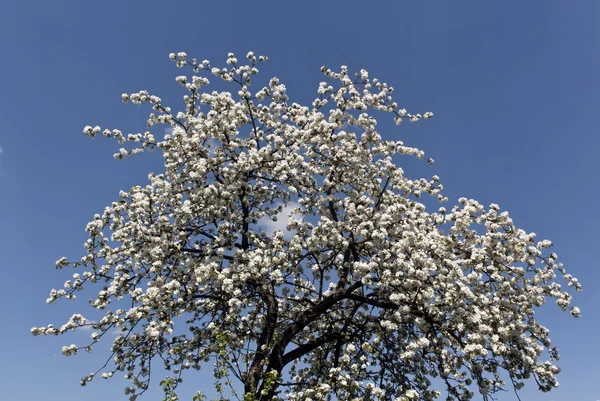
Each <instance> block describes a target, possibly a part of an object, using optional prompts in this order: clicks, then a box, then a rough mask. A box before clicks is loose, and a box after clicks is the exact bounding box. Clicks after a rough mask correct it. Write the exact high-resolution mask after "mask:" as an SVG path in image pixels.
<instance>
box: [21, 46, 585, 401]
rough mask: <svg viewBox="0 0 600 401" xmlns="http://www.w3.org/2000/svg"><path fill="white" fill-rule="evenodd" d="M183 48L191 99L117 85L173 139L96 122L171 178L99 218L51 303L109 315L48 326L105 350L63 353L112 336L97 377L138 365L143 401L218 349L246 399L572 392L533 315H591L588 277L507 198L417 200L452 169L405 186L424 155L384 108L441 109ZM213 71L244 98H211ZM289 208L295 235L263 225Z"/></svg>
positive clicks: (365, 78)
mask: <svg viewBox="0 0 600 401" xmlns="http://www.w3.org/2000/svg"><path fill="white" fill-rule="evenodd" d="M169 57H170V59H171V60H172V61H174V62H175V63H176V65H177V67H180V68H184V67H189V68H191V70H192V71H193V74H199V75H192V76H186V75H180V76H178V77H177V78H176V81H177V82H178V83H179V84H180V85H182V86H183V87H184V88H185V89H186V90H187V91H188V93H187V94H186V96H185V97H184V103H185V109H184V111H182V112H179V113H176V114H174V113H173V112H172V111H171V108H170V107H168V106H165V105H163V104H162V100H161V99H160V98H159V97H157V96H153V95H150V94H149V93H148V92H146V91H140V92H138V93H132V94H123V95H122V99H123V101H124V102H132V103H136V104H140V103H150V104H151V107H152V109H153V112H152V114H150V117H149V119H148V121H147V125H148V127H149V128H151V127H152V126H153V125H155V124H167V125H169V127H170V131H169V133H168V134H167V135H165V137H164V139H162V140H157V139H156V138H155V137H154V135H153V134H152V133H151V132H150V131H148V132H145V133H143V134H142V133H137V134H129V135H124V134H123V133H122V132H121V131H119V130H116V129H115V130H108V129H105V130H102V129H101V128H100V127H91V126H88V127H85V128H84V133H85V134H86V135H88V136H89V137H90V138H94V137H95V136H96V135H97V134H99V133H102V134H103V135H104V136H106V137H109V138H113V139H115V140H117V141H118V142H119V144H125V143H129V144H131V146H130V147H129V148H128V149H126V148H121V149H120V150H119V151H118V152H117V153H116V154H115V157H116V158H118V159H123V158H126V157H127V156H129V155H131V154H135V153H138V152H141V151H144V150H146V149H147V150H155V149H156V148H158V149H160V150H161V152H162V156H163V158H164V172H161V173H160V174H150V175H149V176H148V181H149V182H148V184H147V185H146V186H143V187H142V186H135V187H133V188H131V189H130V190H129V191H127V192H126V191H121V193H120V195H119V199H118V200H117V201H115V202H113V203H112V204H111V205H110V206H108V207H107V208H106V209H105V210H104V212H103V213H102V214H97V215H95V216H94V218H93V220H92V221H91V222H90V223H89V224H88V225H87V227H86V231H87V232H88V233H89V239H88V240H87V242H86V243H85V248H86V250H87V254H86V255H84V256H83V257H82V258H81V259H80V260H78V261H69V260H67V259H66V258H61V259H59V260H58V261H57V262H56V267H57V268H64V267H66V266H73V267H76V268H80V269H82V270H83V271H82V272H80V273H75V274H74V275H73V280H68V281H67V282H66V283H65V285H64V288H63V289H60V290H52V292H51V294H50V298H49V299H48V302H50V303H54V302H55V301H56V300H58V299H60V298H74V297H75V294H76V293H77V292H79V291H81V290H83V289H84V287H85V288H87V287H88V286H93V285H96V286H98V287H99V291H98V292H97V295H96V296H95V298H93V299H91V300H90V305H91V306H92V307H93V308H96V309H98V310H100V311H102V312H103V313H104V315H103V317H102V318H101V319H100V320H99V321H95V322H88V321H87V320H85V319H84V318H83V317H82V316H81V315H73V317H72V318H71V319H70V320H69V322H68V323H66V324H65V325H63V326H61V327H60V328H54V327H53V326H52V325H49V326H47V327H43V328H34V329H32V332H33V334H34V335H39V334H43V335H48V334H62V333H65V332H67V331H70V330H75V329H77V328H79V327H82V326H92V328H93V329H94V330H96V331H95V332H94V333H92V343H91V344H90V345H88V346H86V347H77V346H75V345H71V346H67V347H64V348H63V353H64V354H65V355H73V354H76V353H77V351H78V350H79V349H83V348H85V349H86V350H89V351H91V347H92V345H94V344H95V343H97V342H98V341H100V340H101V338H102V336H103V335H104V334H105V333H107V332H109V331H114V330H116V331H117V332H119V333H120V334H119V335H117V336H116V338H115V339H114V342H113V345H112V352H113V357H112V365H108V366H110V367H109V368H108V369H106V370H105V371H104V372H103V373H102V375H101V377H103V378H109V377H111V376H113V374H114V373H116V372H117V371H123V372H126V374H125V376H126V377H127V378H128V379H130V380H131V381H132V383H133V386H132V387H128V388H127V389H126V394H128V395H131V399H132V400H133V399H135V398H136V397H137V396H138V395H139V394H140V393H142V392H143V391H145V390H146V389H147V388H148V385H149V381H150V376H151V364H150V361H151V360H152V359H153V358H155V357H160V358H161V359H162V360H163V361H164V364H165V367H166V368H167V369H170V370H173V371H174V373H175V374H176V375H181V374H182V373H183V372H184V371H186V370H189V369H200V368H201V367H202V366H203V365H205V364H206V363H207V362H208V361H209V360H210V358H215V360H216V361H217V362H215V364H216V365H215V366H216V368H215V377H216V380H217V381H223V380H224V381H225V383H227V384H229V383H231V381H230V380H229V375H230V374H231V375H233V376H235V377H236V378H238V379H239V380H240V381H241V384H242V385H243V388H244V399H248V400H250V399H252V400H267V399H269V400H270V399H272V398H273V397H279V398H282V397H283V396H284V395H285V396H286V397H287V398H288V399H289V400H292V401H300V400H309V399H314V400H325V399H328V398H329V397H330V396H331V395H333V394H335V396H336V397H337V399H340V400H341V399H344V400H346V399H347V400H354V399H356V400H359V399H373V400H374V399H380V400H389V399H392V398H393V397H396V398H397V399H403V400H433V399H436V398H438V397H439V396H440V395H441V394H442V393H444V394H446V395H447V399H448V400H468V399H470V398H471V397H472V396H473V394H474V392H473V391H472V390H473V389H474V388H475V389H477V391H478V392H480V393H481V394H483V395H484V396H488V395H490V394H493V393H494V392H496V391H499V390H500V389H502V388H504V387H505V385H506V383H507V381H508V382H510V384H511V385H512V386H514V387H515V388H516V389H519V388H520V387H522V385H523V382H524V380H526V379H528V378H535V380H536V381H537V383H538V386H539V387H540V389H541V390H549V389H551V388H553V387H555V386H557V385H558V382H557V381H556V374H557V373H558V371H559V369H558V367H557V366H555V365H554V364H553V363H552V361H554V360H556V359H558V352H557V350H556V348H554V347H552V346H551V342H550V339H549V337H548V330H547V329H546V328H545V327H544V326H542V325H541V324H540V323H538V322H537V320H536V319H534V309H535V308H536V307H539V306H541V305H542V304H544V303H545V302H546V301H547V300H549V299H553V300H554V301H555V302H556V304H557V305H558V306H559V307H560V308H561V309H563V310H570V312H571V314H572V315H573V316H575V317H577V316H579V315H580V310H579V309H578V308H576V307H571V306H570V302H571V295H570V294H569V293H568V292H567V291H565V290H564V289H563V287H562V286H561V284H560V283H559V282H558V280H557V276H559V275H561V276H562V278H563V279H564V280H566V281H567V282H568V286H569V287H573V288H574V289H575V290H577V291H580V290H581V287H580V284H579V282H578V281H577V279H576V278H573V277H572V276H571V275H569V274H567V273H566V272H565V270H564V268H563V266H562V264H561V263H559V262H558V261H557V260H558V259H557V255H556V254H555V253H553V252H548V251H547V249H548V248H550V247H551V246H552V243H551V242H550V241H548V240H542V241H539V242H536V235H535V234H533V233H527V232H525V231H523V230H521V229H519V228H517V227H516V226H515V225H514V223H513V221H512V219H511V218H510V216H509V214H508V213H507V212H504V211H501V210H500V208H499V206H498V205H496V204H491V205H489V207H487V208H486V207H485V206H484V205H481V204H480V203H478V202H477V201H475V200H473V199H466V198H461V199H459V202H458V204H457V205H456V206H453V207H449V208H448V209H447V208H445V207H440V208H439V209H438V210H437V211H435V212H433V213H431V212H428V211H426V208H425V206H424V204H423V203H421V202H419V198H420V197H422V196H426V195H429V196H433V197H435V198H436V199H437V200H439V201H440V202H443V203H445V202H447V201H448V198H447V197H445V196H444V195H443V193H442V190H443V187H442V185H441V184H440V183H439V181H440V179H439V177H438V176H435V175H434V176H433V177H432V178H430V179H425V178H421V179H410V178H408V177H407V176H406V175H405V173H404V171H403V170H402V168H400V167H399V166H397V165H396V164H395V162H394V158H396V156H398V155H408V156H414V157H417V158H424V152H423V151H422V150H420V149H417V148H413V147H409V146H406V145H405V144H404V143H403V142H401V141H387V140H383V139H382V136H381V134H380V133H379V131H378V129H377V120H376V119H375V115H376V114H378V113H379V114H381V113H389V114H391V116H392V119H393V120H394V121H395V122H396V123H397V124H400V123H401V122H402V121H404V120H408V121H412V122H414V121H419V120H422V119H428V118H431V117H432V113H430V112H426V113H423V114H411V113H409V112H407V111H406V110H405V109H403V108H400V107H399V106H398V104H397V103H396V102H394V101H393V99H392V94H393V93H394V89H393V87H391V86H389V85H387V84H386V83H384V82H381V81H379V80H378V79H376V78H371V77H370V76H369V73H368V72H367V71H365V70H361V71H360V72H359V73H357V74H355V75H354V76H353V77H351V76H350V75H349V73H348V69H347V68H346V67H345V66H342V67H341V69H340V71H337V72H336V71H332V70H330V69H328V68H326V67H323V68H322V73H323V74H324V75H325V77H326V80H327V82H321V83H320V84H319V85H318V90H317V95H318V96H317V98H316V99H315V100H314V102H312V104H311V105H310V106H305V105H301V104H298V103H294V102H290V100H289V97H288V94H287V88H286V86H285V85H284V84H283V83H281V82H280V80H279V79H278V78H272V79H271V80H270V81H269V82H268V85H266V86H264V87H262V88H260V89H258V90H256V91H252V90H251V84H252V82H251V79H253V78H254V76H255V75H256V74H257V73H258V68H257V66H258V64H259V63H261V62H264V61H266V60H267V58H266V57H264V56H259V57H257V56H255V55H254V53H252V52H249V53H248V54H247V55H246V60H247V62H248V63H247V64H243V65H242V64H240V60H238V59H237V58H236V57H235V55H234V54H231V53H230V54H229V55H228V57H227V60H226V67H223V68H218V67H214V66H212V64H211V63H210V62H209V61H207V60H204V61H200V62H199V61H198V60H196V59H193V60H189V59H188V57H187V55H186V54H185V53H177V54H175V53H172V54H170V55H169ZM202 74H204V75H208V76H210V75H212V76H216V77H218V78H220V79H221V80H222V81H223V82H224V83H225V84H231V85H234V86H235V87H236V90H235V91H233V92H227V91H222V92H219V91H212V92H208V91H205V90H204V88H205V87H206V86H208V85H209V84H210V82H209V78H207V77H206V76H203V75H202ZM428 162H429V163H430V164H432V163H433V159H431V158H430V159H428ZM288 205H295V206H296V207H295V208H294V209H293V210H291V211H290V210H289V209H290V208H289V207H288ZM284 209H285V210H287V211H289V213H288V216H287V217H286V216H282V215H281V212H282V210H284ZM278 218H279V219H281V218H287V221H288V224H287V229H288V230H289V233H287V234H286V233H284V232H282V231H281V230H277V231H275V232H274V233H270V232H267V231H266V230H264V229H263V227H261V223H260V222H261V221H264V219H270V220H271V221H274V220H277V219H278ZM290 233H291V234H290ZM544 352H547V353H548V355H549V356H550V360H549V361H543V360H542V355H543V354H544ZM109 362H111V361H109ZM96 373H98V372H96ZM96 373H94V374H91V375H88V376H86V377H85V378H84V379H82V382H81V383H82V384H85V383H87V382H89V381H91V380H92V379H93V378H94V376H95V374H96ZM432 377H438V378H439V379H440V380H441V383H442V386H441V387H442V388H438V389H434V388H433V387H434V385H433V384H432V382H431V378H432ZM283 382H287V383H288V384H293V385H287V386H281V384H282V383H283ZM218 388H219V389H221V390H222V388H223V387H222V385H221V384H220V382H219V384H218ZM282 391H283V393H284V394H281V392H282Z"/></svg>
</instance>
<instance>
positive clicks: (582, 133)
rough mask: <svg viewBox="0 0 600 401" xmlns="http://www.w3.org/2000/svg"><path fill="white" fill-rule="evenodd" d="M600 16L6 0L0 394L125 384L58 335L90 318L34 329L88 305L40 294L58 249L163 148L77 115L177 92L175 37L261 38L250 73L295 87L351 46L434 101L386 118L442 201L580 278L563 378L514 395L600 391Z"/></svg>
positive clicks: (346, 55) (432, 7) (591, 8)
mask: <svg viewBox="0 0 600 401" xmlns="http://www.w3.org/2000/svg"><path fill="white" fill-rule="evenodd" d="M599 18H600V2H598V1H585V0H578V1H575V2H567V1H564V0H557V1H551V0H543V1H541V0H540V1H527V2H524V1H502V2H500V1H497V2H484V1H475V0H474V1H452V2H450V1H437V2H420V1H410V2H409V1H393V2H391V1H386V2H383V1H381V2H379V1H374V0H373V1H368V2H367V1H303V2H279V1H256V2H248V1H244V2H241V1H228V2H218V1H212V2H204V1H173V2H165V1H160V2H159V1H154V0H145V1H131V0H128V1H101V2H100V1H96V2H92V1H81V0H78V1H27V0H19V1H16V0H15V1H5V2H3V5H2V13H1V15H0V38H1V40H0V53H1V54H2V62H1V63H0V94H2V96H0V117H1V121H2V129H1V130H0V148H1V149H2V151H1V153H0V266H1V267H2V270H3V277H4V282H5V284H6V286H5V287H4V288H3V289H2V291H0V316H2V317H3V320H4V321H3V323H2V329H1V330H0V387H1V388H2V389H3V391H2V396H0V398H2V399H6V400H14V401H29V400H35V399H42V398H43V399H50V400H61V401H76V400H77V401H79V400H81V399H87V400H90V401H100V400H103V401H104V400H107V399H123V400H125V399H126V398H125V395H124V394H123V392H122V385H123V384H124V383H123V382H122V381H120V379H116V380H111V381H104V380H100V379H97V380H96V381H95V382H94V383H92V384H91V385H90V386H88V387H85V388H80V387H79V384H78V380H79V378H80V377H81V376H83V375H85V374H87V373H89V372H91V371H95V370H96V369H97V368H98V367H99V366H100V365H101V364H102V361H103V358H104V357H105V356H107V354H106V353H102V352H98V354H96V353H94V354H92V355H89V356H88V355H82V356H76V357H69V358H67V357H64V356H62V355H61V354H60V348H61V346H62V345H65V344H70V343H71V342H72V341H74V340H75V339H76V338H82V337H83V336H82V335H76V336H75V337H65V338H34V337H32V336H31V335H30V334H29V329H30V328H31V327H32V326H42V325H45V324H48V323H51V322H52V323H55V324H58V323H63V322H64V321H65V319H66V318H68V316H70V314H71V313H73V312H86V311H87V308H84V307H82V305H84V304H85V300H83V301H84V302H83V303H76V304H72V303H68V302H62V303H59V304H57V305H54V306H48V305H46V304H45V302H44V301H45V299H46V297H47V294H48V291H49V290H50V288H58V287H60V286H62V283H63V282H64V280H65V279H67V278H68V276H69V275H70V274H71V273H72V272H70V271H65V272H58V271H56V270H55V269H54V267H53V266H54V261H55V260H57V259H58V258H60V257H61V256H67V257H71V258H76V257H79V256H81V255H82V252H83V248H82V244H83V242H84V240H85V238H86V234H85V232H84V228H85V224H86V223H87V222H88V221H89V220H90V219H91V217H92V216H93V214H94V213H96V212H101V211H102V210H103V209H104V207H105V206H106V205H108V204H109V203H110V202H111V201H113V200H116V198H117V196H118V191H119V190H120V189H124V190H127V189H129V188H130V187H131V186H132V185H137V184H141V185H145V184H146V175H147V173H148V172H149V171H150V170H155V171H156V170H157V166H159V165H158V164H157V163H156V159H152V158H149V157H145V156H146V155H140V156H141V157H139V158H133V159H129V160H128V161H125V162H120V161H116V160H114V159H113V158H112V153H113V152H114V151H115V150H116V149H117V148H118V146H117V144H116V143H114V142H111V141H107V140H103V139H104V138H99V139H98V140H96V141H90V140H89V139H88V138H87V137H86V136H85V135H84V134H83V133H82V128H83V126H85V125H88V124H89V125H92V126H93V125H100V126H102V127H103V128H104V127H107V128H119V129H121V130H122V131H123V132H138V131H143V130H144V129H145V118H146V116H147V113H148V112H149V109H148V108H139V107H136V106H133V105H124V104H122V103H121V99H120V94H121V93H122V92H134V91H138V90H140V89H147V90H149V91H151V92H152V93H154V94H156V95H158V96H160V97H162V98H163V99H172V100H173V101H171V102H170V103H171V104H172V106H173V108H174V109H176V108H178V107H179V106H180V105H181V104H182V103H181V102H177V100H179V96H180V95H182V92H181V90H180V88H178V85H177V84H176V83H175V81H174V77H175V76H176V75H179V73H180V70H177V69H176V68H175V67H174V65H173V64H172V63H171V62H170V61H169V60H168V57H167V55H168V53H170V52H178V51H185V52H187V53H188V55H190V56H193V57H198V58H199V59H205V58H206V59H209V60H211V61H213V62H214V63H223V62H224V60H225V57H226V54H227V52H234V53H236V54H237V55H238V56H240V57H241V56H243V55H245V54H246V52H247V51H248V50H253V51H255V52H256V53H257V54H266V55H268V56H269V57H270V60H269V63H268V64H265V65H264V66H263V68H262V69H261V76H262V77H263V78H264V79H268V78H269V77H270V76H273V75H276V76H278V77H279V78H280V79H281V80H282V81H283V82H284V83H286V85H287V87H288V90H289V93H290V95H291V96H292V98H293V99H294V100H296V101H301V102H308V101H309V100H311V99H312V96H313V94H314V93H315V92H316V86H317V84H318V82H319V81H320V80H322V76H321V75H320V73H319V68H320V67H321V65H323V64H325V65H327V66H329V67H330V68H337V67H339V66H340V65H342V64H345V65H348V66H349V67H350V68H351V69H353V70H358V69H360V68H365V69H367V70H368V71H369V72H370V74H371V76H376V77H379V78H381V79H382V80H384V81H386V82H388V83H389V84H391V85H392V86H394V87H395V88H396V101H397V102H398V103H399V104H400V105H401V106H402V107H406V108H407V109H408V110H409V111H413V112H424V111H428V110H431V111H432V112H433V113H434V115H435V117H434V118H433V119H432V120H430V121H426V122H422V123H419V124H417V125H406V126H404V125H403V126H401V127H399V128H395V126H393V125H392V124H388V123H385V125H382V126H384V127H387V128H386V131H384V132H383V134H384V137H385V138H386V139H399V140H403V141H405V142H406V143H407V144H409V145H415V146H419V147H421V148H423V149H424V150H425V151H426V153H427V155H428V156H431V157H433V158H434V159H435V160H436V163H435V165H434V166H433V167H431V168H428V169H426V174H428V175H431V174H435V173H437V174H438V175H439V176H440V177H441V180H442V183H443V184H444V186H445V188H446V190H445V191H446V195H447V196H449V198H450V202H451V203H454V202H456V199H457V198H458V197H460V196H466V197H472V198H475V199H477V200H479V201H480V202H482V203H483V204H486V205H487V204H489V203H492V202H495V203H498V204H499V205H500V206H501V207H502V208H503V209H507V210H508V211H509V212H510V213H511V215H512V216H513V218H514V220H515V222H516V224H517V225H518V226H520V227H522V228H524V229H525V230H528V231H534V232H536V233H537V234H538V236H539V238H540V239H542V238H548V239H551V240H553V242H554V244H555V247H554V251H556V252H557V253H558V254H559V256H560V258H561V260H562V261H563V263H564V264H565V266H566V267H567V269H568V270H569V272H571V273H572V274H574V275H575V276H577V277H579V279H580V281H581V282H582V284H583V285H584V292H583V293H581V294H578V295H577V296H576V298H575V304H577V305H579V306H580V307H581V309H582V318H580V319H579V320H575V319H572V318H570V316H569V315H568V314H566V313H560V312H559V311H558V309H557V308H552V309H549V310H548V311H543V313H541V314H540V319H542V321H543V323H545V324H547V325H548V327H549V328H550V329H551V337H552V339H553V341H554V342H555V343H556V344H557V345H558V346H559V347H560V349H561V354H562V359H561V361H560V366H561V367H562V368H563V372H562V373H561V374H560V376H559V381H560V382H561V386H560V387H559V388H558V389H556V390H555V391H553V392H551V393H549V394H542V393H539V394H538V393H536V391H535V388H534V386H533V385H531V384H530V385H529V386H527V387H526V389H525V391H524V392H523V393H522V399H523V400H527V401H542V400H544V401H546V400H547V401H550V400H554V401H571V400H576V401H596V400H598V399H600V388H599V386H598V383H597V379H598V377H600V367H599V366H600V365H599V363H600V351H599V348H600V346H599V345H598V338H599V336H598V332H599V329H600V327H599V318H600V308H599V305H600V295H599V294H600V291H598V289H596V288H595V287H596V286H598V282H600V273H599V272H600V270H599V266H598V257H597V256H595V255H597V254H596V252H597V251H598V246H599V245H600V241H599V239H600V236H599V235H598V231H597V230H598V223H599V218H598V215H599V213H600V209H599V208H600V206H599V203H598V198H599V197H600V190H599V186H598V184H599V181H598V173H599V172H600V169H599V168H598V160H599V158H598V157H597V153H598V148H599V145H600V139H599V135H598V130H599V128H600V112H599V110H600V51H599V50H600V24H598V21H599ZM382 124H384V123H383V122H382ZM413 165H414V166H416V165H415V164H414V163H409V165H408V167H410V168H412V166H413ZM419 166H420V165H419ZM408 167H407V168H408ZM420 168H422V167H415V169H420ZM409 171H410V170H409ZM414 171H418V172H420V170H414ZM424 171H425V170H424ZM209 370H210V369H209ZM157 379H158V380H160V379H161V377H157ZM158 380H156V381H155V384H158ZM203 380H207V376H205V375H201V376H197V377H195V376H189V377H188V383H189V387H186V388H187V390H186V391H187V392H186V393H185V394H189V393H191V390H192V389H193V387H194V386H195V387H210V382H206V383H204V382H203ZM203 384H204V385H203ZM142 399H146V400H158V399H159V394H158V393H157V392H150V393H148V394H147V396H146V397H145V398H142ZM182 399H183V397H182ZM499 399H500V401H505V400H515V399H516V398H515V396H514V394H513V393H510V392H509V393H506V394H502V395H500V398H499Z"/></svg>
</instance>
